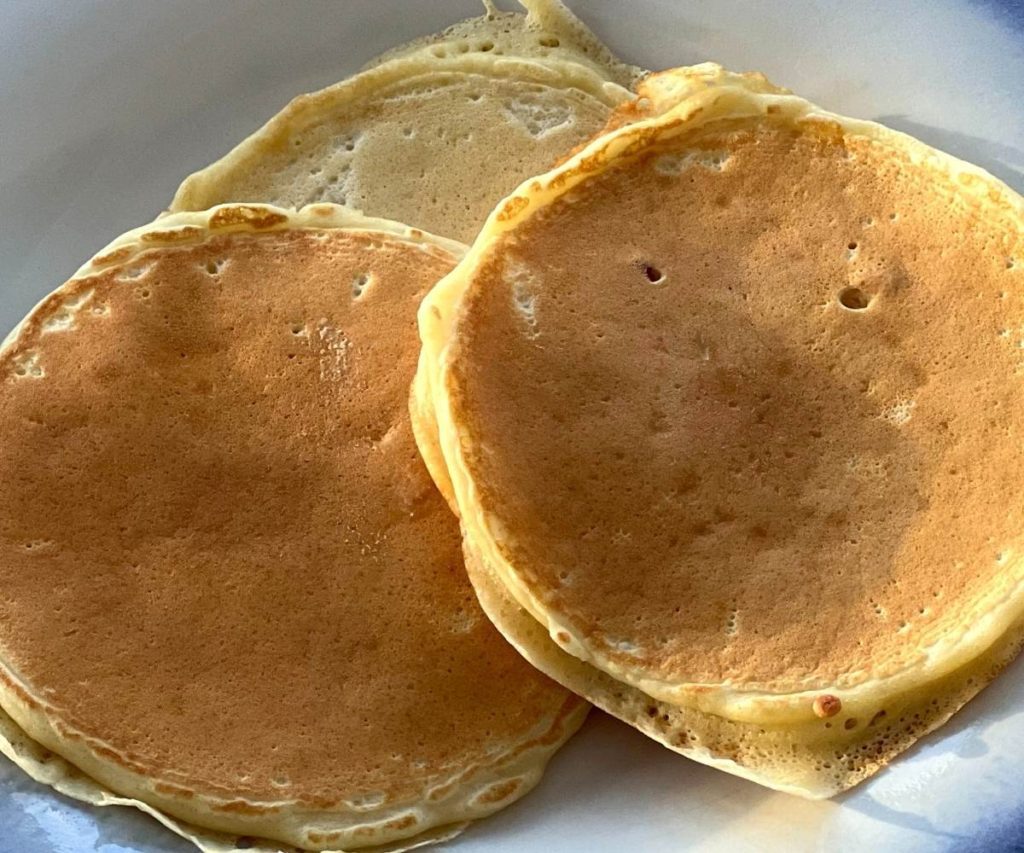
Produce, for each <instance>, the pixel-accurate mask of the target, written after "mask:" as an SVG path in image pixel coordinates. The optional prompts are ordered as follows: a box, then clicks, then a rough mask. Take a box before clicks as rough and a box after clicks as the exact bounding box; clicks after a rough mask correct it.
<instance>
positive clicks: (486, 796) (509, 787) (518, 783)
mask: <svg viewBox="0 0 1024 853" xmlns="http://www.w3.org/2000/svg"><path fill="white" fill-rule="evenodd" d="M524 781H525V780H524V779H523V778H522V777H521V776H516V777H513V778H512V779H503V780H502V781H500V782H494V783H493V784H491V785H488V786H487V787H486V788H484V789H483V790H482V791H480V792H479V793H478V794H477V795H476V796H475V797H473V800H472V802H473V804H474V805H487V806H494V805H497V804H498V803H503V802H506V801H507V800H509V799H511V798H512V797H513V796H515V794H516V793H517V792H518V791H519V789H520V788H522V787H523V782H524Z"/></svg>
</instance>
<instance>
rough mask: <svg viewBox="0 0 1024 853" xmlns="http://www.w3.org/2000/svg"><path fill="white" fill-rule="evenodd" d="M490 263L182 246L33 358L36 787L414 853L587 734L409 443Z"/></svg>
mask: <svg viewBox="0 0 1024 853" xmlns="http://www.w3.org/2000/svg"><path fill="white" fill-rule="evenodd" d="M461 251H462V249H461V247H460V246H459V245H458V244H454V243H451V242H449V241H445V240H442V239H440V238H435V237H431V236H430V235H427V234H424V233H423V232H420V231H417V230H413V229H408V228H405V227H404V226H400V225H397V224H396V223H392V222H387V221H384V220H376V219H369V218H366V217H363V216H361V215H358V214H354V213H352V212H350V211H345V210H344V209H342V208H337V207H335V206H333V205H317V206H313V207H311V208H307V209H305V210H303V211H300V212H298V213H294V212H291V213H289V212H286V211H283V210H280V209H276V208H271V207H260V206H222V207H219V208H216V209H214V210H213V211H209V212H205V213H192V214H175V215H173V216H169V217H165V218H164V219H162V220H159V221H158V222H156V223H154V224H153V225H151V226H147V227H145V228H143V229H139V230H137V231H134V232H130V233H129V234H128V235H126V236H125V237H123V238H121V239H119V240H118V241H115V243H113V244H111V246H110V247H108V248H107V249H106V250H105V251H104V252H103V253H101V255H100V256H97V258H95V259H94V260H93V261H92V262H90V263H89V264H87V265H86V266H85V267H83V268H82V269H81V270H80V271H79V272H78V273H77V274H76V276H75V277H74V278H73V279H72V280H71V281H70V282H68V283H67V284H66V285H64V286H63V287H62V288H60V289H59V290H57V291H56V292H55V293H54V294H53V295H51V296H50V297H48V298H47V299H46V300H45V301H44V302H43V303H41V304H40V305H39V306H38V307H37V308H36V309H35V310H34V311H33V313H32V314H31V315H30V316H29V317H28V318H27V319H26V320H25V321H24V322H23V323H22V324H21V325H20V326H19V328H18V329H17V330H15V332H14V333H12V335H11V336H10V337H9V338H8V340H7V342H6V343H5V345H4V348H3V350H2V353H0V377H2V380H3V388H2V393H0V423H2V425H3V434H4V442H3V447H2V450H0V487H2V488H0V552H2V559H0V602H2V606H0V615H2V618H0V705H2V707H3V709H4V711H6V713H7V714H9V715H10V717H11V718H13V722H14V723H16V724H17V725H16V726H13V725H12V724H11V723H10V721H8V720H7V718H6V716H5V717H4V718H3V720H0V743H2V744H3V747H4V751H5V752H6V753H7V754H8V755H10V756H12V757H13V758H14V759H15V760H16V761H17V762H18V763H19V764H21V765H22V766H24V767H26V769H28V770H29V771H30V772H31V773H32V774H33V775H34V776H35V777H36V778H42V779H44V780H46V781H49V782H51V783H52V784H54V785H55V786H56V787H58V789H60V790H63V791H66V792H70V793H72V794H74V795H76V796H80V797H83V798H86V799H90V800H91V801H94V802H125V801H134V802H135V803H136V804H139V805H140V807H143V808H145V809H146V810H148V811H150V812H154V811H155V812H157V813H158V814H159V815H160V817H161V819H162V820H164V822H165V823H168V824H169V825H172V826H174V827H175V828H176V829H177V830H178V831H179V832H181V833H182V834H184V835H186V836H187V837H193V838H196V839H198V840H201V841H202V842H203V843H204V844H206V845H207V846H209V847H211V848H216V849H228V848H230V847H232V846H234V845H235V843H236V841H237V839H236V838H235V837H233V836H237V835H239V834H241V835H246V836H257V837H260V838H266V839H272V840H274V841H276V842H284V843H286V844H289V845H297V846H299V847H303V848H310V849H343V848H344V849H356V848H364V847H375V848H379V847H380V846H381V845H386V846H388V848H389V849H392V848H404V847H408V846H410V845H414V844H417V843H420V842H424V841H428V840H436V839H437V838H439V837H444V836H447V835H450V834H452V833H453V832H455V831H457V830H458V829H460V828H461V826H462V825H464V823H465V822H466V821H468V820H472V819H474V818H477V817H481V816H483V815H486V814H488V813H490V812H493V811H495V810H496V809H498V808H501V807H502V806H503V805H506V804H507V803H509V802H511V801H512V800H514V799H517V798H518V797H519V796H521V795H522V794H523V793H525V792H526V791H527V790H528V789H529V788H530V787H531V786H532V785H533V784H534V783H535V782H536V781H537V779H538V778H539V776H540V774H541V772H542V770H543V767H544V764H545V763H546V761H547V759H548V758H549V757H550V755H551V754H552V753H553V752H554V750H555V749H557V747H558V746H559V745H560V744H561V743H562V742H563V741H564V740H565V739H566V738H567V737H568V736H569V735H570V734H571V733H572V732H573V731H574V730H575V728H576V727H577V726H578V725H579V723H580V722H581V720H582V717H583V715H584V714H585V709H586V705H585V703H583V702H582V701H580V700H579V699H577V698H576V697H574V696H572V695H571V694H569V693H568V692H567V691H566V690H564V689H563V688H561V687H559V686H558V685H556V684H555V683H554V682H552V681H549V680H548V679H547V678H546V677H545V676H543V675H541V674H540V673H539V672H537V671H536V670H535V669H533V668H532V667H530V666H529V665H528V664H527V663H526V662H525V661H524V660H522V658H521V657H520V656H519V655H517V654H516V653H515V651H514V650H513V649H512V648H511V647H510V646H509V645H508V644H507V643H506V642H505V640H504V639H503V638H502V637H501V635H500V634H499V633H498V632H497V631H495V630H494V629H493V628H492V626H491V625H490V623H489V622H488V621H487V619H486V618H485V617H484V616H483V614H482V613H481V611H480V609H479V607H478V605H477V603H476V600H475V598H474V596H473V591H472V588H471V587H470V585H469V583H468V581H467V579H466V576H465V573H464V569H463V565H462V560H461V555H460V537H459V531H458V525H457V523H456V521H455V519H454V518H452V516H451V514H450V513H449V512H448V509H447V507H446V506H445V504H444V501H443V499H442V498H441V497H440V495H439V494H438V493H437V492H436V490H435V489H434V487H433V485H432V483H431V482H430V479H429V477H428V475H427V473H426V471H425V470H424V468H423V466H422V464H421V462H420V461H419V458H418V455H417V453H416V447H415V443H414V441H413V438H412V434H411V430H410V425H409V419H408V414H407V398H408V386H409V382H410V379H411V377H412V374H413V371H414V369H415V363H416V356H417V352H418V340H417V336H416V327H415V313H416V308H417V305H418V304H419V301H420V298H421V297H422V295H423V294H424V293H425V292H426V291H427V289H428V288H429V287H430V286H431V285H432V284H433V283H434V282H435V281H436V280H437V278H438V277H440V276H441V275H442V274H444V273H445V272H447V271H448V270H449V269H450V268H451V267H452V265H453V264H454V262H455V260H456V259H457V257H458V256H459V255H460V254H461ZM17 727H20V729H21V730H24V732H25V733H27V735H28V736H29V737H30V738H31V739H32V740H29V739H28V738H26V737H24V736H23V735H22V734H21V732H20V731H19V729H18V728H17ZM33 740H34V741H35V742H36V743H37V744H39V745H41V746H37V745H36V744H34V743H33V742H32V741H33ZM44 748H45V749H47V750H53V751H54V752H56V753H57V754H58V755H59V756H60V759H57V758H55V757H49V756H48V755H47V753H46V752H45V751H43V749H44ZM67 762H69V763H70V764H69V763H67ZM72 765H73V767H72ZM74 768H77V770H76V769H74ZM78 771H81V773H79V772H78ZM83 774H84V775H83ZM197 827H202V829H198V828H197ZM211 830H212V831H214V833H215V834H213V835H211V834H210V831H211ZM216 833H221V835H217V834H216ZM252 843H253V842H251V841H247V842H246V844H245V845H243V846H251V845H252ZM257 846H259V845H258V844H257ZM263 847H265V848H268V849H281V847H280V843H276V844H275V843H271V842H267V843H266V844H264V845H263Z"/></svg>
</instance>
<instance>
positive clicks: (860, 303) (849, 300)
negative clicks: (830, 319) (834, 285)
mask: <svg viewBox="0 0 1024 853" xmlns="http://www.w3.org/2000/svg"><path fill="white" fill-rule="evenodd" d="M870 302H871V300H870V299H868V295H867V294H866V293H865V292H864V291H863V290H861V289H860V288H859V287H844V288H843V289H842V290H840V291H839V304H840V305H842V306H843V307H844V308H848V309H849V310H850V311H863V310H864V309H865V308H867V307H868V305H869V304H870Z"/></svg>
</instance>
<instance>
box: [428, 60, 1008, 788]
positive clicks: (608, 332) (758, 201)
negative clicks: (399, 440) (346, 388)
mask: <svg viewBox="0 0 1024 853" xmlns="http://www.w3.org/2000/svg"><path fill="white" fill-rule="evenodd" d="M692 75H693V72H692V69H689V70H682V71H681V72H678V73H677V72H668V73H666V74H665V75H663V76H661V77H659V75H655V76H654V77H653V78H651V79H650V80H649V81H648V82H646V83H645V87H646V88H645V87H642V88H641V91H640V95H641V100H640V101H639V102H638V104H640V105H641V108H638V107H635V106H634V107H631V108H630V110H631V112H630V114H628V115H626V116H625V117H624V119H623V121H624V125H623V126H622V127H619V128H618V129H615V130H613V131H612V132H611V133H610V134H607V135H605V136H603V137H601V138H600V139H598V140H597V141H595V142H594V143H592V144H591V145H590V146H588V147H587V148H586V149H584V151H582V152H581V153H580V154H579V155H577V156H576V157H574V158H573V159H572V160H570V161H569V162H568V163H566V164H565V165H564V166H562V167H560V168H558V169H556V170H554V171H552V172H550V173H548V174H546V175H544V176H541V177H540V178H537V179H535V180H532V181H527V182H526V183H524V184H523V185H522V186H521V187H520V189H519V190H518V191H517V192H516V193H515V194H513V196H511V197H510V198H509V199H507V200H506V201H505V202H504V203H503V204H502V205H499V207H498V209H496V211H495V212H494V213H493V214H492V217H491V219H490V220H489V221H488V224H487V226H486V227H485V229H484V232H483V233H482V234H481V237H480V239H479V240H478V241H477V243H476V244H475V245H474V247H473V249H472V250H471V252H470V253H469V255H468V256H467V258H466V259H465V260H464V261H463V262H462V264H460V266H459V267H458V268H457V269H456V270H455V272H453V273H452V274H451V275H450V276H449V277H448V278H447V279H445V280H444V281H442V282H441V283H440V284H439V285H438V287H437V288H435V290H434V291H433V292H432V293H431V295H430V296H429V297H428V299H427V300H426V301H425V303H424V306H423V308H422V309H421V312H420V323H421V335H422V336H423V338H424V353H425V356H424V358H423V360H422V361H421V369H422V370H423V371H424V372H426V373H428V374H429V375H430V378H429V381H428V382H426V383H423V386H422V387H429V388H430V390H431V393H432V396H433V404H434V407H435V414H436V416H437V420H438V423H439V425H440V439H441V448H440V449H441V451H442V452H443V456H444V459H445V461H446V464H447V468H448V472H449V473H450V474H451V478H452V481H453V485H454V494H455V497H456V499H457V503H458V507H459V510H460V513H461V515H462V518H463V523H464V529H465V537H466V539H467V541H468V542H471V543H472V545H473V547H474V548H476V549H477V550H479V551H480V553H481V554H483V555H484V558H485V560H486V562H487V563H488V564H489V565H490V566H491V569H492V571H493V572H494V574H495V576H496V577H498V578H499V579H500V580H501V582H502V583H503V584H504V585H505V587H506V588H507V590H508V592H509V593H511V594H512V596H513V597H514V598H515V600H516V601H517V602H518V604H519V605H520V606H522V607H523V608H524V609H525V610H526V611H527V612H528V613H529V614H530V615H531V617H532V618H534V619H536V620H537V621H538V622H539V623H541V624H542V625H543V626H545V627H546V629H547V633H549V634H550V636H551V637H552V638H554V639H555V640H556V641H557V642H558V643H559V645H560V646H561V647H562V648H563V649H565V650H567V651H568V652H569V653H570V654H572V655H573V656H575V657H576V658H579V659H581V660H583V661H586V662H587V663H589V664H592V665H593V667H595V668H596V669H597V670H600V671H603V672H604V673H606V674H607V675H608V676H610V677H611V678H613V679H614V680H615V681H617V682H619V683H622V684H624V685H626V686H628V687H632V688H636V689H637V690H639V691H641V692H642V693H643V694H645V695H646V696H649V697H651V698H652V699H654V700H655V701H658V702H664V703H667V704H669V705H672V706H675V707H681V708H688V709H694V710H697V711H703V712H708V713H713V714H714V715H715V716H717V717H719V718H722V719H725V720H730V721H735V722H741V723H750V724H755V725H760V726H761V727H763V726H764V725H788V726H797V727H800V726H805V725H807V724H812V725H817V726H818V727H820V728H821V729H825V728H826V726H825V724H826V723H829V722H830V719H829V715H831V714H837V713H839V709H840V708H842V709H843V716H842V717H841V718H840V719H842V720H843V721H844V722H843V729H844V731H850V730H853V729H856V728H858V727H860V726H863V725H866V724H867V722H868V721H870V720H872V719H875V718H876V717H877V715H878V714H879V713H881V712H882V711H886V712H887V713H888V710H887V707H886V703H888V702H893V701H897V700H898V697H900V696H905V695H910V694H912V693H913V691H915V690H917V689H918V688H922V685H924V687H923V688H922V689H924V690H926V691H927V690H934V691H937V693H938V694H940V695H937V696H933V697H932V698H935V699H936V702H937V704H940V705H943V706H944V707H947V708H955V707H959V705H960V704H962V703H963V702H964V701H966V699H967V698H969V695H971V691H966V692H965V691H964V690H961V689H959V688H957V689H956V690H954V688H953V687H951V686H950V685H949V683H948V682H946V681H944V680H943V679H944V678H945V677H946V676H947V675H950V674H951V673H954V672H956V671H958V670H961V669H962V668H963V667H969V666H970V665H971V664H972V661H979V660H982V659H983V657H984V655H986V654H989V653H990V652H991V653H992V654H995V652H993V651H992V650H993V649H996V648H997V646H998V645H999V644H1000V643H1002V644H1004V645H1005V644H1007V643H1009V645H1005V648H1016V646H1015V645H1014V644H1013V643H1010V641H1009V640H1008V639H1007V638H1008V637H1009V636H1010V634H1011V628H1012V626H1014V625H1016V624H1017V622H1018V620H1019V618H1020V615H1021V612H1022V610H1024V606H1022V601H1024V596H1022V586H1024V563H1022V561H1021V560H1020V559H1019V557H1018V553H1019V549H1020V534H1019V531H1020V529H1021V518H1020V514H1021V513H1020V510H1019V508H1018V506H1017V505H1016V503H1017V502H1016V501H1015V500H1014V495H1015V492H1016V485H1015V481H1016V480H1017V479H1019V477H1018V473H1019V471H1020V470H1021V467H1022V462H1024V459H1022V458H1021V457H1022V452H1024V451H1022V450H1021V448H1020V446H1019V441H1018V440H1017V438H1016V437H1015V430H1016V429H1017V428H1018V425H1019V424H1020V423H1021V422H1022V416H1024V411H1022V406H1024V403H1021V402H1020V400H1019V399H1018V398H1019V396H1020V395H1018V394H1017V393H1016V391H1015V384H1016V382H1017V381H1019V377H1020V376H1022V375H1024V374H1022V372H1021V371H1022V367H1021V365H1022V363H1021V360H1020V352H1021V349H1020V346H1018V344H1020V343H1021V342H1020V341H1019V340H1018V338H1019V337H1020V335H1019V334H1018V329H1017V327H1018V326H1020V319H1019V318H1020V315H1021V313H1022V308H1024V306H1022V304H1021V302H1020V300H1021V288H1020V284H1021V276H1022V275H1024V263H1020V262H1019V259H1020V258H1021V257H1024V245H1022V236H1021V234H1022V228H1021V222H1022V202H1021V200H1020V198H1019V197H1018V196H1016V194H1014V193H1013V192H1012V191H1011V190H1009V189H1008V188H1006V187H1005V186H1003V185H1002V184H1000V183H999V182H998V181H996V180H995V179H994V178H992V177H991V176H989V175H987V174H986V173H984V172H982V171H981V170H978V169H975V168H973V167H970V166H968V165H967V164H963V163H960V162H959V161H955V160H953V159H952V158H950V157H947V156H945V155H942V154H940V153H939V152H936V151H934V150H933V149H930V148H928V147H927V146H924V145H923V144H921V143H918V142H916V141H914V140H911V139H910V138H908V137H905V136H903V135H901V134H897V133H894V132H892V131H888V130H886V129H885V128H882V127H880V126H878V125H874V124H870V123H866V122H856V121H854V120H850V119H845V118H842V117H839V116H834V115H831V114H828V113H824V112H822V111H820V110H818V109H817V108H816V107H814V106H813V105H811V104H808V103H807V102H806V101H803V100H801V99H799V98H796V97H793V96H791V95H787V94H784V93H782V92H780V91H779V90H773V89H772V87H770V86H768V85H766V84H764V82H763V80H762V81H761V82H760V83H757V84H756V85H755V84H752V85H747V84H744V82H743V81H742V79H741V78H730V79H728V80H725V81H723V82H722V83H721V84H720V85H712V86H708V87H699V88H698V90H694V89H693V88H692V87H691V86H690V85H689V82H688V81H689V79H690V78H692ZM673 76H677V77H679V78H680V79H679V80H678V81H673V80H672V78H673ZM674 84H678V85H674ZM673 92H677V93H679V94H678V95H677V96H673V94H672V93H673ZM612 125H613V126H614V125H615V122H614V121H613V123H612ZM566 247H572V251H571V252H567V251H566ZM421 405H422V404H421ZM996 656H997V657H998V655H996ZM542 668H544V667H543V666H542ZM549 670H550V668H549ZM985 671H986V672H987V671H988V670H985ZM561 680H562V681H563V682H564V683H571V684H572V685H573V687H574V689H576V690H578V691H579V692H581V693H583V694H584V695H590V693H588V690H587V689H583V686H582V685H581V683H580V681H579V679H578V678H574V677H572V676H567V677H562V678H561ZM943 691H946V692H945V693H944V692H943ZM590 692H593V691H590ZM954 694H955V696H957V697H960V698H957V699H955V700H954V699H952V698H951V697H953V696H954ZM598 704H601V705H602V707H608V702H607V701H605V702H602V701H598ZM609 710H612V711H613V713H615V712H616V711H615V709H614V708H609ZM948 713H951V711H948V712H947V714H946V715H947V716H948ZM621 715H622V714H621V713H620V716H621ZM931 719H932V720H933V722H932V723H931V726H934V725H938V724H939V723H940V722H941V721H942V719H944V717H942V716H941V715H935V714H933V715H932V716H931ZM847 720H849V721H851V722H849V723H847ZM847 726H849V728H847ZM834 728H835V727H834V726H830V727H829V730H830V731H831V732H832V738H833V740H837V739H838V738H836V737H835V735H836V734H837V733H836V732H834V731H833V730H834ZM925 728H928V727H925ZM920 731H921V727H920V726H917V725H916V724H915V725H914V726H911V725H909V724H908V725H907V726H906V730H905V731H904V732H903V735H906V736H901V738H898V739H896V740H898V741H899V744H900V745H899V746H898V747H893V748H891V749H888V751H887V752H886V751H885V750H883V752H885V756H884V759H883V760H887V759H888V758H889V757H891V755H893V754H895V753H896V752H898V751H899V749H901V748H905V746H906V745H907V744H908V743H909V742H910V741H912V740H913V738H914V737H916V736H917V735H918V734H919V733H920ZM825 737H826V739H827V738H828V737H829V736H828V735H825ZM751 760H752V761H758V760H759V759H757V757H756V756H753V757H752V758H751ZM762 763H763V762H762ZM876 766H877V765H876ZM760 769H761V768H758V767H756V766H755V767H754V770H755V771H758V772H759V771H760ZM834 769H835V768H834V767H828V768H824V767H820V766H819V767H811V769H810V772H809V774H808V779H804V780H802V781H800V782H798V784H797V787H798V788H800V787H801V786H802V788H803V790H804V792H805V793H810V794H813V795H820V794H828V793H834V792H835V790H837V789H839V788H841V787H844V786H846V785H849V784H853V782H855V781H857V779H858V778H861V777H862V776H863V775H864V774H863V773H861V772H860V771H859V770H857V771H856V772H855V771H854V770H849V772H847V771H843V772H841V773H839V774H838V778H836V777H835V775H834V774H833V773H832V772H831V771H832V770H834ZM865 772H870V770H867V771H865ZM815 773H817V774H818V775H819V776H820V777H821V778H819V779H817V781H816V782H815V781H814V779H815ZM766 775H767V777H768V778H767V781H768V783H769V784H773V783H772V779H773V778H776V781H779V782H781V781H782V777H781V776H777V771H776V770H775V769H774V768H769V770H768V771H767V773H766ZM760 781H765V779H761V780H760ZM784 784H786V785H788V784H789V783H788V782H785V783H784ZM784 784H780V785H779V787H783V786H784Z"/></svg>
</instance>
